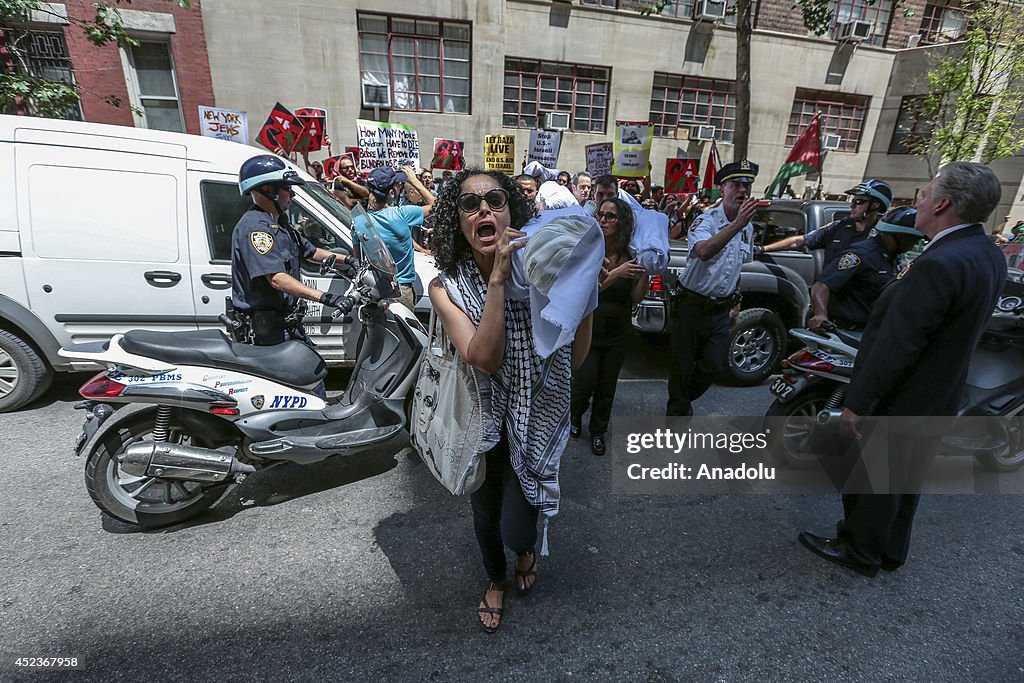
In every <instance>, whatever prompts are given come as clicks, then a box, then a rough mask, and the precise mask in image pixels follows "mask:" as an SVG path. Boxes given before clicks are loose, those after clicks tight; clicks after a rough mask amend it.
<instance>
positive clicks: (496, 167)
mask: <svg viewBox="0 0 1024 683" xmlns="http://www.w3.org/2000/svg"><path fill="white" fill-rule="evenodd" d="M484 169H485V170H487V171H501V172H502V173H507V174H509V175H511V174H513V173H515V172H516V136H515V135H486V136H484Z"/></svg>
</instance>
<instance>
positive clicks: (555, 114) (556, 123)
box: [544, 111, 569, 130]
mask: <svg viewBox="0 0 1024 683" xmlns="http://www.w3.org/2000/svg"><path fill="white" fill-rule="evenodd" d="M544 128H546V129H547V130H569V114H568V113H567V112H564V111H549V112H548V113H547V114H544Z"/></svg>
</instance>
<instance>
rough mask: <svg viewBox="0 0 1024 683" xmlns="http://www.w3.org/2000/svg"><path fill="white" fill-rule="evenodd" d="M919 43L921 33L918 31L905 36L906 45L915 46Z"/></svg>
mask: <svg viewBox="0 0 1024 683" xmlns="http://www.w3.org/2000/svg"><path fill="white" fill-rule="evenodd" d="M920 44H921V34H920V33H918V34H916V35H913V36H908V37H907V47H917V46H918V45H920Z"/></svg>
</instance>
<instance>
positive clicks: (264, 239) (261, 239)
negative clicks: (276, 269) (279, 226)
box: [249, 231, 274, 254]
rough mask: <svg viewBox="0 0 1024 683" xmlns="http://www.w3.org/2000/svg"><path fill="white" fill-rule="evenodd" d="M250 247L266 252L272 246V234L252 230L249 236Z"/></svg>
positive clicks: (262, 252)
mask: <svg viewBox="0 0 1024 683" xmlns="http://www.w3.org/2000/svg"><path fill="white" fill-rule="evenodd" d="M249 241H251V242H252V248H253V249H255V250H256V251H258V252H259V253H261V254H266V253H267V252H268V251H270V250H271V249H273V247H274V236H273V235H271V234H270V233H269V232H262V231H260V232H254V233H252V234H251V235H250V236H249Z"/></svg>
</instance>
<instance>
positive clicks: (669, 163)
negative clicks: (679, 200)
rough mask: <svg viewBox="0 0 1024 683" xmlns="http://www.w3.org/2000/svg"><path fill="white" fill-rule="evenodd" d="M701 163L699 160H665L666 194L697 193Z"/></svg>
mask: <svg viewBox="0 0 1024 683" xmlns="http://www.w3.org/2000/svg"><path fill="white" fill-rule="evenodd" d="M699 174H700V162H699V160H697V159H666V160H665V192H671V193H686V194H692V193H695V192H697V177H698V176H699Z"/></svg>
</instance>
